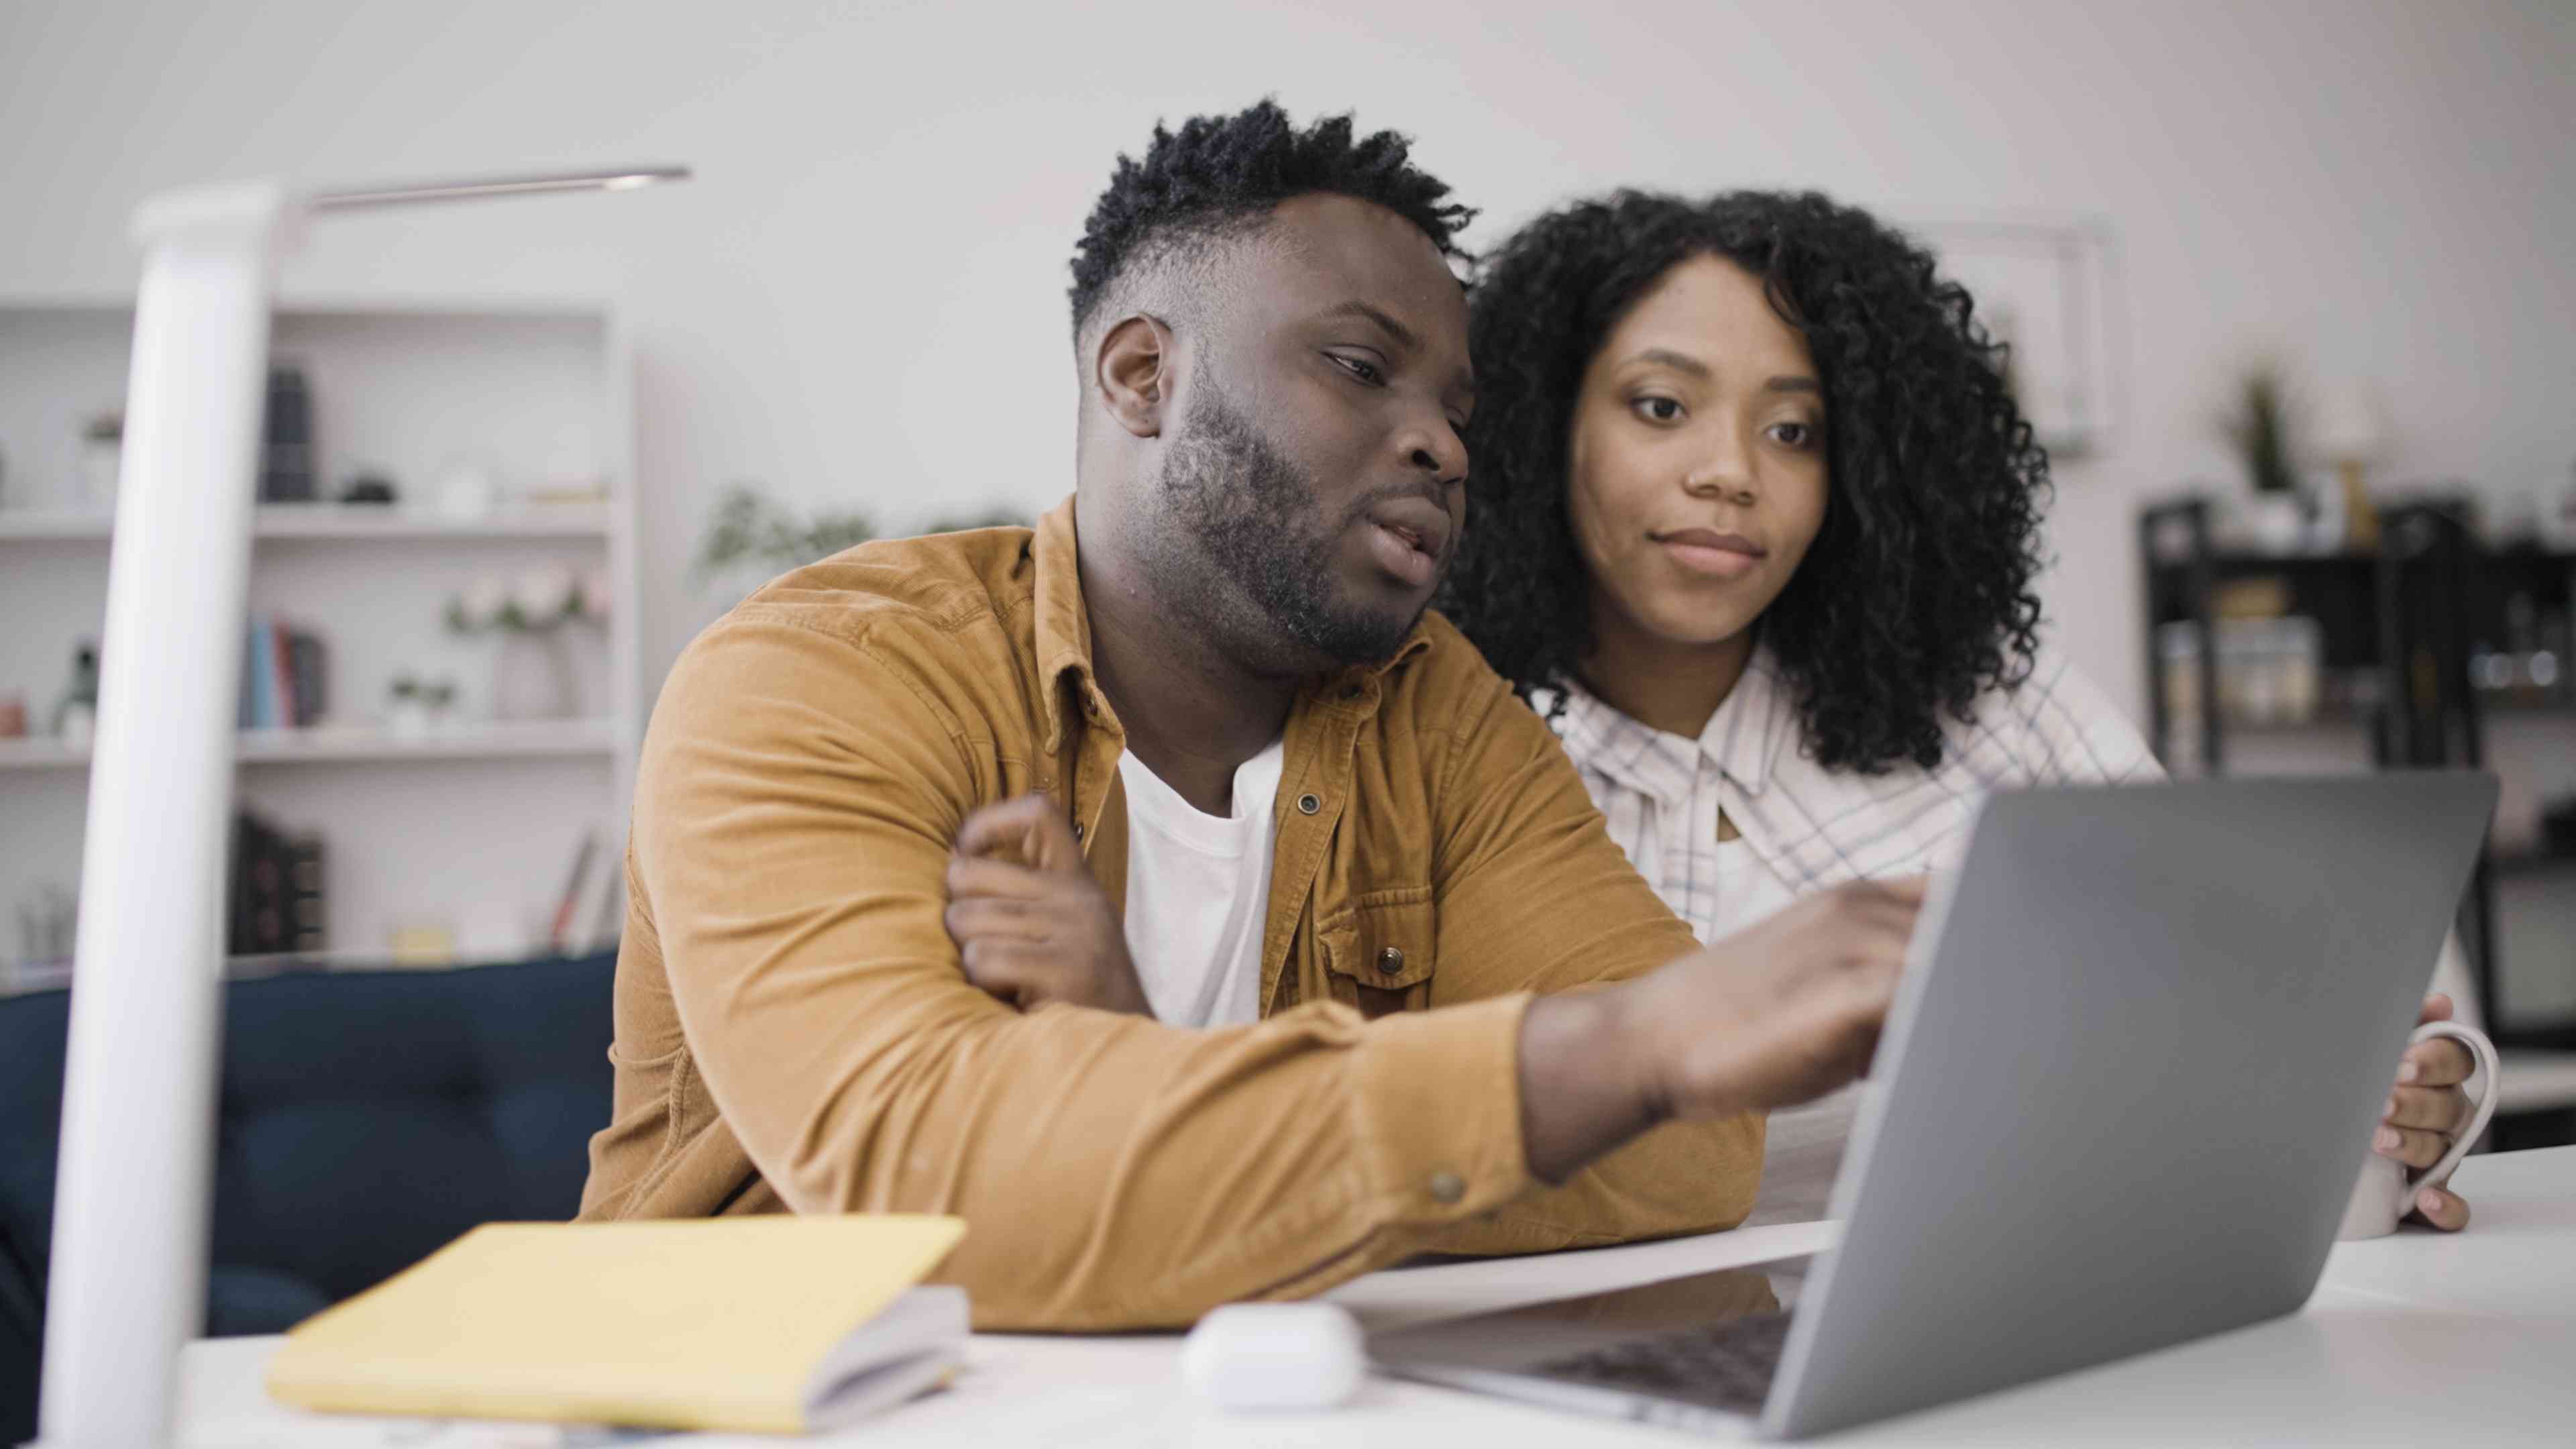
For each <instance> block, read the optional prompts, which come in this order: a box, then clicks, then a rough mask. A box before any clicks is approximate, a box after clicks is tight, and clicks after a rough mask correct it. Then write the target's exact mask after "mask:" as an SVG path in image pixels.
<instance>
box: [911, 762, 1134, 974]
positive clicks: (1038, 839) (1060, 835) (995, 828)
mask: <svg viewBox="0 0 2576 1449" xmlns="http://www.w3.org/2000/svg"><path fill="white" fill-rule="evenodd" d="M947 924H948V934H949V936H950V937H951V938H953V939H954V940H955V941H956V942H957V949H958V951H959V953H960V954H961V955H962V956H963V957H964V958H965V965H966V979H967V980H969V981H972V982H974V983H975V984H976V985H977V986H980V987H982V988H983V989H985V990H986V991H989V992H991V993H992V994H993V995H995V996H997V997H1000V998H1001V999H1002V1000H1004V1001H1006V1002H1009V1003H1011V1004H1012V1005H1014V1006H1017V1007H1019V1008H1020V1009H1021V1010H1022V1011H1031V1010H1034V1009H1036V1008H1038V1007H1040V1006H1045V1005H1048V1004H1049V1003H1052V1002H1064V1003H1066V1004H1068V1005H1073V1006H1095V1007H1099V1008H1101V1009H1102V1010H1105V1011H1125V1012H1132V1013H1134V1014H1136V1015H1139V1016H1152V1015H1153V1014H1154V1009H1153V1007H1152V1006H1151V1005H1149V1004H1148V1003H1147V1002H1146V1000H1145V988H1144V986H1143V984H1142V983H1140V982H1139V981H1138V980H1137V979H1136V964H1135V963H1134V962H1133V961H1131V960H1129V959H1128V956H1127V938H1126V936H1125V934H1124V933H1123V932H1122V931H1121V930H1120V929H1119V925H1118V912H1117V911H1115V910H1113V909H1112V908H1111V907H1110V904H1109V897H1108V895H1107V894H1106V893H1104V892H1103V891H1102V890H1101V889H1100V883H1099V882H1098V881H1095V880H1093V879H1092V878H1091V872H1090V870H1089V869H1088V868H1086V867H1085V866H1084V864H1083V861H1082V847H1081V845H1080V844H1079V843H1078V842H1077V841H1075V839H1074V838H1073V829H1072V827H1071V826H1070V825H1068V824H1067V823H1066V822H1065V818H1064V815H1063V813H1062V811H1061V809H1060V807H1058V806H1057V804H1056V803H1055V802H1054V801H1053V800H1051V799H1048V798H1047V797H1046V796H1044V795H1023V796H1021V797H1020V798H1018V799H1016V800H1006V801H1004V802H1002V803H1001V804H999V805H987V806H985V807H984V808H983V809H981V810H978V811H976V812H975V813H974V814H972V815H969V816H967V817H966V824H965V826H964V828H963V829H961V830H959V831H958V833H957V850H956V853H955V854H954V855H952V856H951V857H950V858H949V861H948V914H947Z"/></svg>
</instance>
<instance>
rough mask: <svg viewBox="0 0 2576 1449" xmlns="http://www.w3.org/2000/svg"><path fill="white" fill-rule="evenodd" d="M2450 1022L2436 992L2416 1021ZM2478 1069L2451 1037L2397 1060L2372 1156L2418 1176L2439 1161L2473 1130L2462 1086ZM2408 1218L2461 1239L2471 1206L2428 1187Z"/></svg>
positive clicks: (2444, 1000)
mask: <svg viewBox="0 0 2576 1449" xmlns="http://www.w3.org/2000/svg"><path fill="white" fill-rule="evenodd" d="M2450 1019H2451V998H2449V997H2447V996H2445V995H2443V994H2442V993H2440V992H2438V991H2436V992H2434V993H2433V994H2432V995H2430V996H2427V997H2425V998H2424V1012H2423V1015H2421V1016H2419V1017H2417V1018H2416V1021H2417V1023H2418V1024H2419V1025H2420V1024H2421V1023H2423V1022H2428V1021H2449V1020H2450ZM2476 1068H2477V1061H2476V1059H2474V1058H2472V1057H2471V1056H2470V1055H2469V1049H2468V1048H2467V1047H2464V1046H2462V1045H2460V1044H2459V1043H2458V1042H2456V1041H2453V1040H2451V1039H2450V1038H2449V1037H2435V1038H2434V1039H2433V1040H2431V1041H2428V1042H2418V1043H2416V1044H2415V1045H2414V1046H2411V1047H2408V1048H2407V1049H2406V1055H2405V1056H2403V1057H2400V1058H2399V1059H2398V1064H2397V1086H2396V1088H2395V1089H2394V1090H2392V1091H2391V1092H2390V1093H2389V1094H2388V1108H2387V1111H2386V1112H2385V1113H2384V1114H2383V1115H2382V1116H2381V1117H2380V1119H2379V1135H2378V1136H2377V1137H2376V1138H2374V1139H2373V1140H2372V1142H2371V1144H2370V1145H2371V1150H2372V1151H2374V1152H2377V1153H2378V1154H2379V1155H2380V1156H2382V1157H2393V1158H2395V1159H2397V1160H2398V1161H2399V1162H2402V1163H2404V1164H2406V1165H2407V1166H2408V1167H2410V1168H2414V1169H2416V1170H2417V1171H2421V1170H2423V1169H2424V1168H2427V1167H2430V1166H2432V1165H2433V1164H2434V1163H2436V1162H2438V1161H2440V1160H2441V1158H2442V1154H2443V1153H2445V1152H2448V1151H2450V1150H2451V1144H2452V1143H2454V1142H2456V1141H2458V1140H2459V1137H2460V1131H2461V1129H2462V1128H2464V1127H2466V1126H2468V1124H2469V1118H2470V1116H2471V1115H2472V1112H2471V1104H2470V1102H2469V1094H2468V1093H2467V1092H2466V1091H2463V1090H2462V1089H2461V1087H2460V1084H2461V1083H2462V1082H2465V1081H2467V1080H2468V1079H2469V1074H2470V1073H2471V1072H2472V1071H2474V1070H2476ZM2409 1216H2410V1217H2412V1218H2413V1219H2414V1220H2415V1221H2417V1222H2421V1223H2430V1224H2431V1225H2433V1226H2434V1227H2436V1228H2439V1229H2441V1230H2442V1231H2443V1232H2446V1233H2456V1232H2458V1231H2459V1230H2460V1229H2462V1228H2465V1227H2467V1226H2468V1225H2469V1205H2468V1203H2467V1202H2466V1201H2464V1200H2463V1199H2462V1198H2461V1197H2460V1196H2459V1194H2457V1193H2454V1192H2451V1191H2449V1190H2447V1189H2445V1188H2441V1187H2436V1186H2433V1185H2431V1184H2427V1185H2425V1186H2423V1187H2420V1188H2417V1189H2416V1191H2415V1207H2414V1211H2413V1212H2411V1213H2410V1214H2409Z"/></svg>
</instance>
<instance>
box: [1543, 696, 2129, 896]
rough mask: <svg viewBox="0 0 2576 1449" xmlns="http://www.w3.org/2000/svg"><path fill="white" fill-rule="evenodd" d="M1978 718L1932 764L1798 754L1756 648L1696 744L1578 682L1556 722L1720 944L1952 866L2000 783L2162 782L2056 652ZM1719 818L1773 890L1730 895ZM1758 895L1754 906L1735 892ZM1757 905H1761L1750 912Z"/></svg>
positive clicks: (1611, 807)
mask: <svg viewBox="0 0 2576 1449" xmlns="http://www.w3.org/2000/svg"><path fill="white" fill-rule="evenodd" d="M1543 704H1544V701H1542V705H1543ZM1976 716H1977V722H1976V723H1975V724H1973V725H1963V724H1961V723H1959V722H1958V721H1957V720H1954V719H1949V718H1947V717H1944V718H1943V720H1942V722H1941V723H1942V727H1943V731H1944V733H1945V734H1946V736H1947V741H1946V744H1945V747H1944V749H1943V751H1942V758H1941V763H1939V764H1938V765H1935V766H1933V767H1932V768H1931V769H1929V770H1926V769H1921V768H1919V767H1916V766H1914V765H1910V764H1907V765H1899V766H1897V767H1896V768H1894V769H1891V770H1889V771H1887V772H1886V773H1884V774H1880V775H1862V774H1857V773H1853V772H1850V771H1843V770H1828V769H1825V768H1823V767H1822V766H1819V765H1818V764H1817V763H1816V762H1815V761H1814V760H1813V759H1812V758H1810V757H1809V756H1808V755H1807V753H1806V752H1805V750H1804V749H1802V748H1800V741H1799V721H1798V712H1797V706H1796V701H1795V698H1794V697H1793V695H1792V693H1791V691H1790V687H1789V684H1788V681H1787V680H1786V679H1785V678H1784V677H1783V676H1782V675H1781V673H1780V667H1779V664H1778V662H1777V661H1775V660H1774V659H1773V658H1772V657H1771V655H1770V652H1769V651H1768V650H1762V649H1757V650H1756V651H1755V652H1754V655H1753V658H1752V659H1751V660H1750V661H1749V662H1748V663H1747V664H1746V665H1745V669H1744V677H1743V678H1742V679H1741V680H1739V681H1737V683H1736V686H1735V688H1734V690H1733V691H1732V692H1731V693H1729V694H1728V695H1727V697H1726V702H1725V703H1724V704H1721V705H1719V706H1718V710H1717V713H1716V714H1714V715H1712V716H1710V718H1709V721H1708V726H1707V728H1705V729H1703V730H1701V731H1700V733H1699V738H1697V739H1691V738H1688V737H1685V736H1682V735H1672V734H1666V733H1664V732H1663V731H1661V730H1658V729H1655V728H1654V727H1653V726H1651V725H1646V724H1641V723H1639V722H1638V721H1636V720H1633V719H1630V718H1629V717H1628V716H1626V715H1624V714H1621V713H1620V712H1619V711H1618V710H1616V709H1614V708H1612V707H1611V706H1610V705H1608V704H1605V703H1603V702H1602V701H1601V700H1600V699H1598V698H1596V697H1595V696H1593V695H1592V694H1590V693H1588V692H1586V691H1585V690H1584V689H1583V688H1582V687H1581V686H1579V685H1577V686H1570V687H1569V688H1568V689H1567V691H1566V707H1565V711H1564V712H1563V713H1562V714H1560V715H1558V716H1556V718H1555V720H1554V724H1555V727H1556V732H1557V735H1558V737H1559V738H1560V739H1561V740H1562V741H1563V742H1564V744H1565V752H1566V753H1567V754H1568V755H1569V756H1571V757H1572V758H1573V760H1574V765H1575V768H1576V769H1577V770H1578V771H1580V772H1581V774H1582V776H1583V784H1584V787H1585V788H1586V789H1587V790H1589V791H1590V792H1591V794H1592V799H1593V803H1594V804H1596V805H1598V806H1600V807H1601V813H1602V814H1603V815H1604V816H1605V817H1607V818H1608V820H1609V824H1610V835H1611V838H1612V839H1614V840H1616V841H1618V842H1619V845H1620V848H1621V849H1623V850H1625V851H1627V853H1628V859H1629V860H1630V861H1631V862H1633V863H1634V864H1635V865H1636V867H1637V870H1638V872H1639V873H1640V874H1642V875H1644V876H1645V878H1646V882H1647V884H1649V885H1652V886H1653V887H1654V888H1655V892H1656V894H1658V895H1660V896H1662V897H1663V898H1664V903H1665V904H1666V905H1669V906H1671V907H1672V908H1673V911H1674V913H1675V914H1677V915H1679V916H1680V917H1681V918H1682V919H1683V920H1685V921H1688V922H1689V923H1690V926H1691V929H1692V930H1693V931H1695V932H1697V933H1698V934H1699V938H1700V939H1701V940H1703V941H1709V940H1714V939H1716V938H1718V937H1721V936H1725V935H1728V934H1730V933H1732V932H1734V931H1737V930H1740V929H1742V928H1743V927H1745V926H1749V925H1751V924H1753V922H1754V921H1755V920H1758V919H1760V917H1761V916H1763V915H1768V914H1769V913H1770V910H1771V909H1775V908H1777V907H1778V906H1779V905H1781V904H1785V901H1786V899H1794V898H1796V897H1798V896H1802V895H1805V894H1807V893H1808V892H1809V891H1813V890H1816V889H1819V888H1821V887H1824V886H1830V885H1836V884H1840V883H1841V882H1844V881H1849V880H1858V879H1876V878H1880V877H1885V876H1892V875H1907V874H1912V873H1914V872H1918V871H1923V870H1928V869H1932V868H1934V867H1938V866H1948V865H1953V864H1956V863H1957V861H1958V856H1959V852H1960V851H1961V850H1962V849H1964V848H1965V846H1966V844H1967V839H1966V834H1965V830H1966V826H1967V824H1968V821H1969V819H1970V818H1971V816H1972V815H1973V814H1974V812H1975V809H1976V805H1977V802H1978V801H1979V800H1980V799H1982V798H1983V796H1984V795H1985V793H1986V792H1987V791H1989V790H1993V789H1996V788H1998V787H2003V786H2014V785H2056V784H2100V783H2124V782H2129V781H2151V780H2159V779H2162V778H2163V777H2164V772H2163V771H2162V770H2161V769H2160V768H2159V767H2158V766H2157V764H2156V761H2155V756H2154V755H2152V754H2150V753H2149V752H2148V750H2147V746H2146V742H2145V741H2144V740H2143V739H2141V738H2139V736H2138V732H2137V731H2136V730H2135V729H2133V728H2131V727H2130V725H2129V722H2128V721H2127V720H2126V719H2124V718H2122V717H2121V715H2120V713H2119V712H2118V711H2117V710H2115V709H2113V708H2112V707H2111V705H2110V704H2109V702H2108V701H2106V700H2104V699H2103V697H2102V695H2101V693H2100V692H2099V691H2098V690H2096V689H2095V688H2094V687H2093V685H2092V684H2091V683H2090V682H2089V681H2087V680H2086V679H2085V678H2084V677H2083V676H2082V675H2081V674H2079V673H2077V672H2076V671H2075V670H2074V669H2072V668H2070V667H2069V666H2068V665H2067V664H2066V662H2065V661H2064V660H2062V659H2059V658H2056V657H2054V656H2052V655H2050V654H2047V653H2043V654H2042V655H2041V656H2040V658H2039V660H2038V662H2037V664H2036V666H2035V667H2034V668H2033V670H2032V671H2031V676H2030V678H2029V679H2028V680H2026V681H2024V682H2023V684H2022V685H2021V687H2020V688H2018V689H2013V690H1993V691H1989V692H1988V693H1987V694H1986V696H1985V697H1984V698H1982V699H1980V700H1979V701H1978V702H1977V708H1976ZM1721 809H1722V810H1723V811H1724V812H1725V814H1726V818H1727V819H1728V820H1730V821H1732V822H1733V823H1734V825H1735V828H1736V829H1737V830H1738V831H1740V832H1742V834H1743V848H1744V849H1745V850H1746V851H1748V852H1750V854H1751V856H1752V857H1753V858H1754V859H1755V860H1758V861H1759V862H1760V864H1761V866H1762V867H1763V870H1764V872H1765V873H1766V874H1768V875H1769V876H1770V877H1771V878H1772V882H1773V883H1776V887H1777V888H1776V889H1771V890H1760V891H1756V892H1750V893H1747V892H1742V891H1736V892H1729V891H1723V890H1721V889H1719V886H1720V883H1721V881H1722V880H1729V879H1732V880H1739V881H1740V880H1741V879H1742V874H1743V873H1742V872H1741V871H1739V870H1733V869H1730V865H1729V862H1728V861H1727V860H1726V858H1725V857H1726V855H1727V853H1728V851H1729V849H1730V847H1728V846H1721V845H1720V843H1719V841H1718V838H1717V814H1718V812H1719V811H1720V810H1721ZM1746 894H1751V895H1753V896H1754V897H1755V899H1754V900H1752V901H1746V900H1743V899H1730V896H1738V897H1740V896H1743V895H1746ZM1748 904H1750V905H1756V906H1759V907H1760V909H1758V910H1756V911H1753V912H1751V913H1747V911H1746V909H1745V907H1746V906H1747V905H1748Z"/></svg>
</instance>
